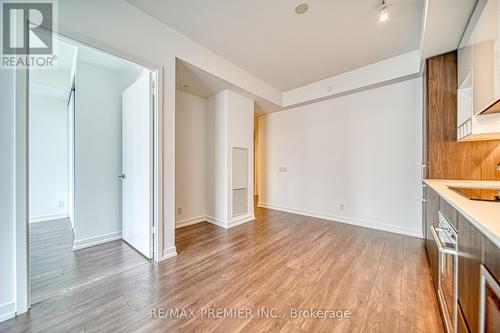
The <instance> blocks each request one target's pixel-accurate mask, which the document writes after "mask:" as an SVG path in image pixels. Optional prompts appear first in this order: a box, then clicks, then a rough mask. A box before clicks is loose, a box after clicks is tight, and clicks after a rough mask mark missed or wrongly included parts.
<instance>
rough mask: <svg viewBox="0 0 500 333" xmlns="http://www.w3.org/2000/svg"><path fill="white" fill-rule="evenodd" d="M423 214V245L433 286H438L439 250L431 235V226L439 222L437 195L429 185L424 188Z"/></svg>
mask: <svg viewBox="0 0 500 333" xmlns="http://www.w3.org/2000/svg"><path fill="white" fill-rule="evenodd" d="M425 200H426V201H425V205H426V209H425V215H426V239H425V247H426V249H427V256H428V257H429V263H430V265H431V270H432V280H433V281H434V286H435V287H436V290H437V286H438V278H439V277H438V273H439V251H438V248H437V245H436V242H435V241H434V238H433V237H432V233H431V227H432V226H437V225H438V224H439V215H438V214H439V195H438V194H437V193H436V192H435V191H434V190H433V189H432V188H430V187H429V186H427V187H426V188H425Z"/></svg>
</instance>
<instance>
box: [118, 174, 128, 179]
mask: <svg viewBox="0 0 500 333" xmlns="http://www.w3.org/2000/svg"><path fill="white" fill-rule="evenodd" d="M118 178H121V179H125V178H126V177H125V174H124V173H122V174H121V175H119V176H118Z"/></svg>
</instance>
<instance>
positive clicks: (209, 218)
mask: <svg viewBox="0 0 500 333" xmlns="http://www.w3.org/2000/svg"><path fill="white" fill-rule="evenodd" d="M206 220H207V222H208V223H212V224H214V225H216V226H218V227H221V228H224V229H227V223H226V221H223V220H220V219H217V218H215V217H213V216H208V215H207V216H206Z"/></svg>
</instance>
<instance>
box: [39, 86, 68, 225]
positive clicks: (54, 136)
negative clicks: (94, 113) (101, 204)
mask: <svg viewBox="0 0 500 333" xmlns="http://www.w3.org/2000/svg"><path fill="white" fill-rule="evenodd" d="M30 88H31V89H32V90H31V92H30V100H29V103H30V117H29V131H30V135H29V145H30V149H29V178H30V182H29V198H30V201H29V206H30V207H29V213H30V222H38V221H45V220H51V219H57V218H65V217H67V216H68V187H69V175H68V162H69V161H68V149H69V148H68V143H69V139H68V108H67V101H65V100H64V99H61V98H54V97H52V96H49V95H47V94H44V93H38V92H37V87H36V86H31V87H30Z"/></svg>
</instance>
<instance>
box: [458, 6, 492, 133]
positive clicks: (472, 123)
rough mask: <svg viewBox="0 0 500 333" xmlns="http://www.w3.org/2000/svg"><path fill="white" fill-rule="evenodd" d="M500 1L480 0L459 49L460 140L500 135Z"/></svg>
mask: <svg viewBox="0 0 500 333" xmlns="http://www.w3.org/2000/svg"><path fill="white" fill-rule="evenodd" d="M499 99H500V0H480V1H478V3H477V6H476V8H475V10H474V13H473V14H472V17H471V19H470V21H469V24H468V26H467V29H466V31H465V33H464V36H463V38H462V41H461V42H460V46H459V49H458V87H457V139H458V140H459V141H473V140H491V139H499V138H500V102H499Z"/></svg>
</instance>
